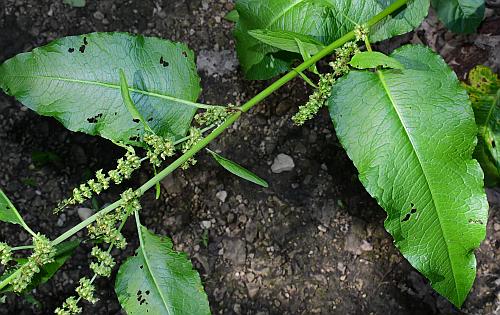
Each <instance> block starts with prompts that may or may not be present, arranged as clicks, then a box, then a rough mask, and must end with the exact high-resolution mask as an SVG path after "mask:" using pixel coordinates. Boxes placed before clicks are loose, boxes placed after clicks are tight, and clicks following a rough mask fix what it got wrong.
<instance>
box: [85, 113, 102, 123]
mask: <svg viewBox="0 0 500 315" xmlns="http://www.w3.org/2000/svg"><path fill="white" fill-rule="evenodd" d="M101 117H102V113H99V114H97V115H95V116H94V117H90V118H87V121H88V122H89V123H91V124H95V123H97V122H98V121H99V119H100V118H101Z"/></svg>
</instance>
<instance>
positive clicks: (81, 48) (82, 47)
mask: <svg viewBox="0 0 500 315" xmlns="http://www.w3.org/2000/svg"><path fill="white" fill-rule="evenodd" d="M78 50H79V51H80V52H81V53H82V54H83V53H84V52H85V45H82V46H80V49H78Z"/></svg>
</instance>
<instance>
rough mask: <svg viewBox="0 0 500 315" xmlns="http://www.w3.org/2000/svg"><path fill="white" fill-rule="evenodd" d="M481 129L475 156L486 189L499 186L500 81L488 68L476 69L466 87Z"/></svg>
mask: <svg viewBox="0 0 500 315" xmlns="http://www.w3.org/2000/svg"><path fill="white" fill-rule="evenodd" d="M464 86H465V88H466V90H467V92H468V93H469V98H470V99H471V101H472V109H473V110H474V115H475V118H476V123H477V125H478V143H477V146H476V149H475V151H474V156H475V157H476V159H477V160H478V161H479V164H481V167H482V168H483V171H484V175H485V176H484V181H485V184H486V185H487V186H496V185H498V184H499V183H500V147H499V146H498V145H499V144H500V125H499V123H498V121H500V78H499V77H498V76H497V75H496V74H495V73H493V71H492V70H491V69H490V68H488V67H485V66H477V67H475V68H474V69H472V70H471V72H470V73H469V84H468V85H466V84H464Z"/></svg>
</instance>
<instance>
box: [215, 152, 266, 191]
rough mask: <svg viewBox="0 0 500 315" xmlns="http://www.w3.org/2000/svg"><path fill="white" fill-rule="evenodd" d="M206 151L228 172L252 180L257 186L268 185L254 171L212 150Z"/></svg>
mask: <svg viewBox="0 0 500 315" xmlns="http://www.w3.org/2000/svg"><path fill="white" fill-rule="evenodd" d="M208 152H210V154H212V156H213V158H214V159H215V160H216V161H217V163H219V164H220V165H221V166H222V167H223V168H225V169H226V170H227V171H229V172H230V173H233V174H234V175H236V176H238V177H241V178H243V179H245V180H247V181H249V182H252V183H254V184H257V185H259V186H262V187H265V188H268V187H269V184H268V183H267V182H266V181H265V180H263V179H262V178H260V177H259V176H257V175H255V174H254V173H252V172H250V171H249V170H247V169H246V168H244V167H243V166H241V165H239V164H237V163H235V162H233V161H231V160H228V159H226V158H225V157H223V156H221V155H219V154H217V153H215V152H214V151H212V150H208Z"/></svg>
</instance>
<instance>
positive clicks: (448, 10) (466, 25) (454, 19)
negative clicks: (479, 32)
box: [432, 0, 485, 34]
mask: <svg viewBox="0 0 500 315" xmlns="http://www.w3.org/2000/svg"><path fill="white" fill-rule="evenodd" d="M432 6H433V7H434V9H436V12H437V14H438V16H439V19H440V20H441V21H443V23H444V24H445V25H446V27H447V28H448V29H449V30H451V31H453V32H455V33H466V34H471V33H474V32H475V31H476V29H477V28H478V27H479V24H481V22H482V21H483V18H484V12H485V3H484V0H432Z"/></svg>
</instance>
